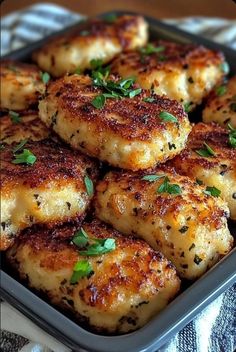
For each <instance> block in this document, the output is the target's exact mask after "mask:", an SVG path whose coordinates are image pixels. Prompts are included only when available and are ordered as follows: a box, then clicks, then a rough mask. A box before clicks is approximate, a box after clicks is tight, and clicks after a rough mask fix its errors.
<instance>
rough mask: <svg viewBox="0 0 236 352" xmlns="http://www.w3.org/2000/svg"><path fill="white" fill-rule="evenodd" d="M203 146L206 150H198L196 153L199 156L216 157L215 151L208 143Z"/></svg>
mask: <svg viewBox="0 0 236 352" xmlns="http://www.w3.org/2000/svg"><path fill="white" fill-rule="evenodd" d="M203 144H204V146H205V149H198V150H196V151H195V152H196V153H197V154H198V155H200V156H203V157H205V158H209V157H211V156H215V155H216V153H215V152H214V150H213V149H212V148H211V147H210V146H209V145H208V144H207V143H206V142H204V143H203Z"/></svg>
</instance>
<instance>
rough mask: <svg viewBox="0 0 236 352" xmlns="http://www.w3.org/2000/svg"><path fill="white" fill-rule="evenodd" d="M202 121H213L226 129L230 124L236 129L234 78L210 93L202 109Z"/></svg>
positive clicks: (235, 86)
mask: <svg viewBox="0 0 236 352" xmlns="http://www.w3.org/2000/svg"><path fill="white" fill-rule="evenodd" d="M203 121H204V122H212V121H214V122H217V123H218V124H220V125H221V126H223V127H226V128H227V125H228V124H230V125H231V126H232V127H233V128H236V76H234V77H233V78H231V79H230V80H229V82H228V83H227V84H221V85H218V86H217V87H216V88H215V89H214V90H213V91H212V92H211V93H210V96H209V99H208V100H207V103H206V107H205V108H204V109H203Z"/></svg>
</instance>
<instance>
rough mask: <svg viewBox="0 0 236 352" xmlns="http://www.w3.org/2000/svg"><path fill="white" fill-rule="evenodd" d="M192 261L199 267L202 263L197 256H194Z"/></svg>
mask: <svg viewBox="0 0 236 352" xmlns="http://www.w3.org/2000/svg"><path fill="white" fill-rule="evenodd" d="M193 261H194V263H195V264H197V265H199V264H200V263H201V261H202V258H200V257H199V256H198V255H197V254H195V257H194V259H193Z"/></svg>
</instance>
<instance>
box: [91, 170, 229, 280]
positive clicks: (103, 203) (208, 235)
mask: <svg viewBox="0 0 236 352" xmlns="http://www.w3.org/2000/svg"><path fill="white" fill-rule="evenodd" d="M147 175H149V177H150V175H153V177H152V178H151V179H149V180H147V179H146V180H145V179H143V177H144V176H146V177H147ZM154 175H155V176H156V177H154ZM96 190H97V192H96V196H95V209H96V215H97V217H98V218H99V219H101V220H103V221H105V222H107V223H109V224H111V225H112V226H114V228H116V229H117V230H119V231H121V232H122V233H124V234H126V235H135V236H137V237H141V238H143V239H144V240H145V241H146V242H147V243H149V244H150V245H151V247H152V248H154V249H155V250H159V251H161V252H162V253H163V254H164V255H165V256H166V257H167V258H168V259H169V260H171V261H172V262H173V263H174V265H175V266H176V268H177V271H178V273H179V275H180V276H181V277H182V278H185V279H190V280H193V279H196V278H197V277H199V276H201V275H202V274H203V273H204V272H205V271H206V270H207V269H208V268H209V267H211V266H212V265H214V263H216V262H217V261H218V260H219V259H220V258H221V257H222V256H223V255H225V254H226V253H228V252H229V250H230V249H231V247H232V244H233V237H232V236H231V235H230V232H229V230H228V227H227V219H226V218H227V216H229V209H228V207H227V205H226V203H225V202H224V201H223V200H222V199H221V198H214V197H213V196H210V195H206V194H205V193H204V190H205V188H204V187H202V186H199V185H198V184H196V183H195V182H194V181H192V180H191V179H190V178H188V177H183V176H179V175H178V174H176V173H174V170H173V169H171V170H169V169H168V168H167V167H162V168H157V169H155V170H152V171H151V172H148V173H147V172H145V173H144V172H142V173H128V172H123V171H117V172H116V171H112V172H109V173H108V174H107V175H106V176H105V178H104V179H103V180H102V181H100V182H99V183H98V184H97V188H96ZM177 191H178V192H177Z"/></svg>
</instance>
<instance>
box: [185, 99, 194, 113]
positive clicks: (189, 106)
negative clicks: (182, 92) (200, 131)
mask: <svg viewBox="0 0 236 352" xmlns="http://www.w3.org/2000/svg"><path fill="white" fill-rule="evenodd" d="M191 105H192V103H191V101H190V102H188V103H185V104H184V111H185V112H187V113H188V112H190V111H191Z"/></svg>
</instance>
